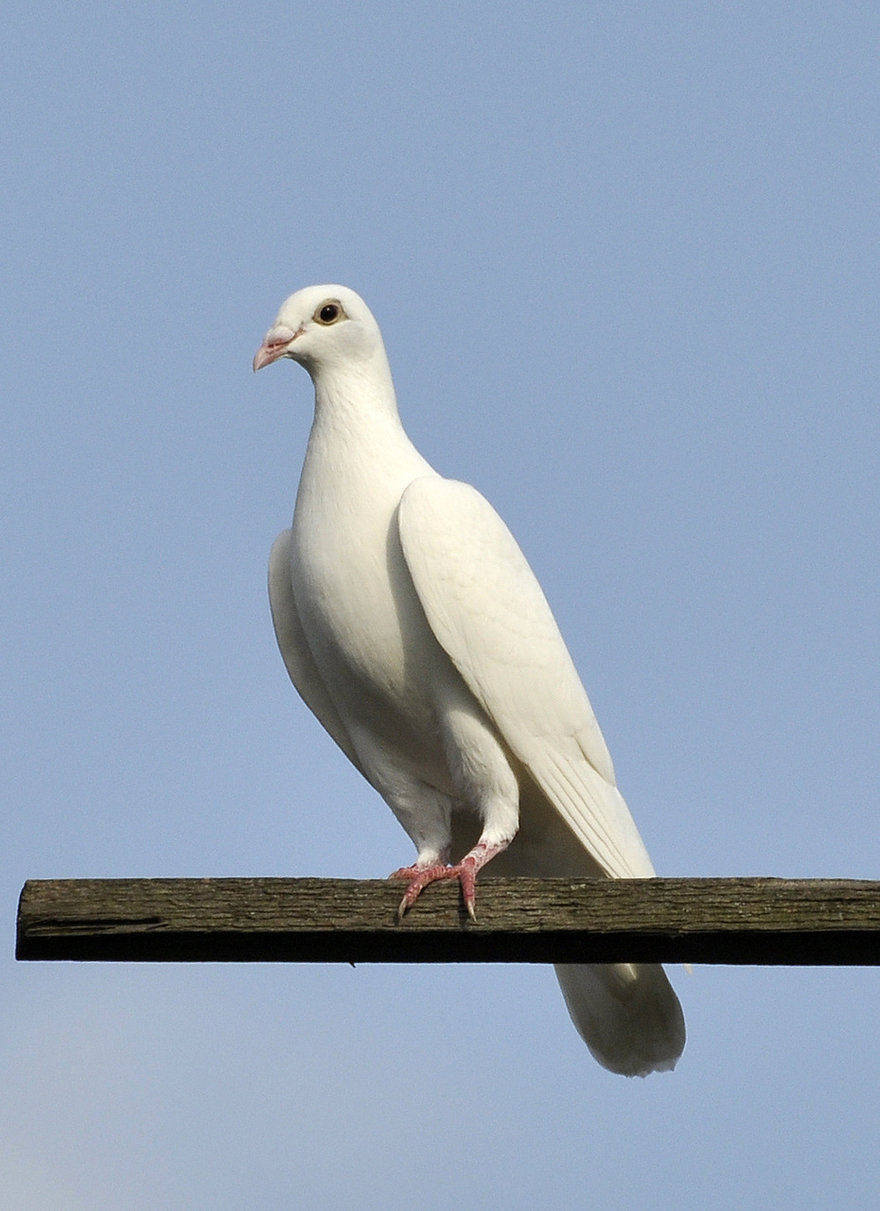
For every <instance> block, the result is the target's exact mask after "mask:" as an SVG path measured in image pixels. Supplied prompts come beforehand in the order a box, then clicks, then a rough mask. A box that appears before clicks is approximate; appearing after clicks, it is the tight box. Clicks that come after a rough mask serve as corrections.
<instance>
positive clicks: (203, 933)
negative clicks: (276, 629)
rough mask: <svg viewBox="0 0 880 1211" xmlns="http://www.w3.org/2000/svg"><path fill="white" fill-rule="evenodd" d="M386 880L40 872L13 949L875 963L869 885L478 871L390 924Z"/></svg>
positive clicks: (223, 957)
mask: <svg viewBox="0 0 880 1211" xmlns="http://www.w3.org/2000/svg"><path fill="white" fill-rule="evenodd" d="M400 896H401V884H400V883H398V882H392V881H390V880H368V881H358V880H350V879H49V880H31V881H29V882H27V883H26V884H25V886H24V889H23V891H22V894H21V900H20V904H19V915H18V929H17V944H16V957H17V958H19V959H30V960H34V959H76V960H107V961H116V962H132V961H134V962H320V963H328V962H349V963H452V962H456V963H461V962H477V963H560V962H562V963H571V962H616V961H631V962H636V961H638V962H689V963H750V964H770V963H773V964H793V965H794V964H823V965H842V964H856V965H868V964H877V963H880V882H874V881H871V882H868V881H860V880H846V879H805V880H801V879H796V880H788V879H758V878H750V879H640V880H631V879H620V880H610V881H603V880H583V879H493V878H490V877H485V878H484V879H483V880H482V882H481V883H480V884H479V885H478V889H477V911H478V917H479V919H478V921H477V922H476V924H474V923H471V922H469V921H468V920H467V917H466V915H465V914H464V911H463V909H462V906H461V902H460V896H459V890H458V887H457V885H456V884H454V883H440V884H434V885H432V886H431V887H429V888H428V889H427V890H426V891H425V892H424V893H423V895H422V897H421V898H420V900H419V901H418V903H417V904H416V905H415V907H414V908H413V909H412V911H411V912H410V913H409V914H408V915H407V917H406V918H405V919H404V920H403V921H402V922H400V923H398V922H397V920H396V918H395V911H396V908H397V905H398V903H399V900H400Z"/></svg>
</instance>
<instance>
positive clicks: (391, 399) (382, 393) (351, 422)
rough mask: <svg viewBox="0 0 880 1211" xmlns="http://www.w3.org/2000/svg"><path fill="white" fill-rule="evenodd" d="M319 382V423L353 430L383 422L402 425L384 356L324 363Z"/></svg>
mask: <svg viewBox="0 0 880 1211" xmlns="http://www.w3.org/2000/svg"><path fill="white" fill-rule="evenodd" d="M314 382H315V424H316V425H317V426H320V427H323V426H325V425H328V426H330V427H335V426H337V425H342V426H344V427H345V428H346V429H349V430H352V429H356V428H358V427H359V426H360V425H362V424H369V425H370V426H376V425H378V424H381V422H382V421H385V422H387V423H388V424H390V425H391V427H392V428H399V427H400V418H399V416H398V412H397V397H396V395H395V392H394V383H393V382H392V380H391V370H390V367H389V365H388V360H387V358H386V357H385V356H384V355H382V356H379V357H372V358H369V359H365V360H364V361H358V362H354V363H352V362H347V363H346V364H345V365H341V366H338V367H337V366H332V365H331V366H322V367H321V371H320V373H319V374H316V375H315V376H314Z"/></svg>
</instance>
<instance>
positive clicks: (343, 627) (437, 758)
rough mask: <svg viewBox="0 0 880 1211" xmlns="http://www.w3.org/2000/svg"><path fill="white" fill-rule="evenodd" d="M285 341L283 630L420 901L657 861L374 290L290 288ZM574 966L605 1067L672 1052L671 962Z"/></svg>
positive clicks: (679, 1038)
mask: <svg viewBox="0 0 880 1211" xmlns="http://www.w3.org/2000/svg"><path fill="white" fill-rule="evenodd" d="M282 357H289V358H292V359H293V360H294V361H297V362H299V363H300V364H301V365H303V366H304V367H305V368H306V370H308V372H309V374H310V375H311V378H312V380H313V382H314V386H315V416H314V422H313V425H312V431H311V434H310V436H309V443H308V448H307V451H306V457H305V462H304V465H303V470H302V476H301V479H300V485H299V492H298V494H297V500H296V509H295V512H294V518H293V526H292V528H291V529H290V530H285V531H284V532H283V533H282V534H281V535H279V537H278V538H277V539H276V541H275V544H274V546H273V548H272V554H271V557H270V563H269V595H270V601H271V606H272V617H273V621H274V624H275V632H276V635H277V637H278V644H279V647H280V649H281V654H282V656H283V658H284V662H285V665H286V666H287V671H288V673H289V674H290V677H291V680H292V681H293V684H294V685H295V687H296V689H297V690H298V692H299V693H300V695H301V696H302V698H303V699H304V700H305V702H306V704H307V705H308V706H309V707H310V708H311V710H312V711H313V712H314V713H315V715H317V717H318V719H319V720H320V721H321V723H322V724H323V725H324V727H325V728H326V729H327V731H328V732H329V733H330V735H331V736H332V737H333V739H334V740H335V741H336V743H337V744H338V745H339V747H340V748H341V749H342V750H343V751H344V752H345V754H346V755H347V756H348V757H349V759H350V760H351V761H352V762H353V763H354V764H355V765H356V766H357V768H358V769H359V770H360V771H361V773H362V774H363V775H364V777H365V778H367V780H368V781H369V782H370V783H371V784H372V785H373V786H374V787H375V788H376V790H377V791H378V792H379V794H380V795H382V797H383V798H384V799H385V800H386V801H387V803H388V804H389V806H390V807H391V809H392V811H393V812H394V814H395V815H396V816H397V818H398V820H399V821H400V823H401V824H402V825H403V827H404V828H405V829H406V831H407V833H408V834H409V836H410V837H411V838H412V840H413V842H414V844H415V846H416V850H417V857H416V862H415V864H414V865H413V866H411V867H408V868H406V869H404V870H401V871H399V872H398V874H399V875H401V876H403V877H406V878H407V880H408V885H407V890H406V892H405V894H404V900H403V902H402V905H401V911H405V910H406V909H407V908H409V907H410V906H411V905H412V903H413V902H414V901H415V899H416V898H417V896H418V894H419V892H420V891H421V890H422V889H423V887H424V886H426V885H427V884H428V883H430V882H432V881H434V880H435V879H439V878H448V877H455V878H458V879H459V880H460V881H461V885H462V892H463V895H464V898H465V903H466V905H467V907H468V911H469V912H471V913H472V914H473V905H474V882H475V879H476V874H477V872H478V871H479V870H480V869H481V867H483V866H484V865H485V864H486V863H487V862H489V861H490V860H492V866H491V871H490V873H495V874H498V875H502V874H506V875H509V874H513V875H537V876H550V875H571V876H585V875H586V876H594V877H611V878H615V877H617V878H622V877H630V878H632V877H650V876H651V875H653V873H654V870H653V867H652V866H651V861H650V859H649V857H648V854H647V852H646V850H645V847H644V845H643V843H642V840H641V837H640V836H639V833H638V830H637V829H636V826H635V823H634V822H633V819H632V817H631V815H630V813H629V810H628V808H627V806H626V803H625V802H624V800H623V797H622V796H621V794H620V792H619V791H618V790H617V787H616V785H615V778H614V768H613V765H612V763H611V757H610V755H609V753H608V749H607V747H606V745H605V741H604V739H603V738H602V733H601V732H600V730H599V725H598V723H597V722H596V718H595V715H594V714H593V711H592V708H591V706H590V703H589V700H588V698H587V695H586V692H585V691H584V689H583V686H582V685H581V682H580V679H579V677H578V675H577V672H576V670H575V668H574V665H573V663H572V661H571V657H570V656H569V654H568V650H567V648H566V646H565V642H564V641H563V639H562V636H561V634H560V633H559V629H558V627H557V625H556V622H555V620H554V618H553V615H552V613H551V611H550V608H549V606H548V605H547V602H546V600H545V598H544V595H543V593H542V592H541V588H540V586H539V585H538V582H537V580H536V579H535V577H534V574H533V573H532V571H531V569H530V568H529V566H528V564H527V563H526V560H525V558H524V556H523V555H522V553H521V551H520V549H519V547H518V546H517V544H516V542H515V540H514V539H513V537H512V535H511V534H510V532H509V530H508V529H507V527H506V526H505V525H504V523H503V522H502V521H501V519H500V518H499V516H498V515H497V513H496V512H495V511H494V509H492V507H491V506H490V505H489V504H488V503H487V501H486V500H484V498H483V497H482V496H480V494H479V493H478V492H476V491H475V490H474V489H473V488H471V487H469V486H468V485H467V484H462V483H458V482H456V481H454V480H448V479H444V478H442V477H441V476H440V475H438V474H437V473H436V471H434V470H433V468H432V467H431V466H430V465H429V464H428V463H427V462H426V461H425V459H424V458H422V456H421V454H419V452H418V451H417V450H416V448H415V447H414V446H413V444H412V443H411V442H410V440H409V438H408V437H407V435H406V433H405V432H404V430H403V426H402V425H401V423H400V418H399V416H398V412H397V403H396V398H395V393H394V387H393V384H392V381H391V372H390V369H389V366H388V360H387V357H386V354H385V348H384V345H383V343H382V336H381V333H380V331H379V327H378V325H377V323H376V321H375V319H374V318H373V316H372V314H371V313H370V311H369V310H368V308H367V307H366V305H365V304H364V302H363V300H362V299H361V298H360V297H359V296H358V295H357V294H355V293H354V291H352V290H349V289H347V288H346V287H344V286H312V287H308V288H307V289H305V290H301V291H299V292H298V293H297V294H294V295H292V296H291V297H290V298H289V299H287V301H286V302H285V303H284V304H283V306H282V308H281V311H280V312H279V314H278V318H277V319H276V321H275V325H274V326H273V327H272V328H271V329H270V331H269V332H268V333H267V335H266V338H265V340H264V342H263V344H262V345H261V347H260V349H259V350H258V351H257V354H256V357H255V358H254V369H255V370H258V369H260V367H261V366H265V365H267V364H268V363H270V362H273V361H276V360H278V359H279V358H282ZM469 846H470V848H468V847H469ZM465 850H467V852H466V853H465V852H464V851H465ZM450 855H452V856H454V857H455V859H456V863H455V865H454V866H449V865H448V862H449V859H450ZM462 855H463V856H462ZM556 970H557V975H558V977H559V981H560V984H561V986H562V991H563V995H564V997H565V1001H566V1004H567V1006H568V1009H569V1013H570V1014H571V1017H572V1019H573V1021H574V1023H575V1025H576V1027H577V1029H578V1030H579V1032H580V1033H581V1035H582V1037H583V1038H584V1040H585V1042H586V1043H587V1046H588V1047H589V1048H590V1050H591V1052H592V1053H593V1055H594V1056H595V1057H596V1059H597V1060H598V1061H599V1063H601V1064H603V1065H604V1066H605V1067H606V1068H609V1069H611V1070H612V1071H614V1072H620V1073H624V1074H626V1075H641V1076H644V1075H646V1074H647V1073H649V1072H653V1071H660V1070H663V1069H668V1068H672V1067H673V1066H674V1064H675V1062H676V1060H677V1059H678V1057H679V1055H680V1054H681V1051H682V1049H683V1047H684V1039H685V1031H684V1020H683V1016H682V1012H681V1007H680V1005H679V1003H678V999H677V998H676V996H675V993H674V992H673V990H672V988H671V986H670V984H669V982H668V980H667V978H666V975H665V973H664V972H663V969H662V968H661V967H659V966H655V965H640V966H634V965H630V964H617V965H613V966H612V965H599V966H562V967H557V969H556Z"/></svg>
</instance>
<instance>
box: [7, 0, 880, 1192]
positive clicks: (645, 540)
mask: <svg viewBox="0 0 880 1211" xmlns="http://www.w3.org/2000/svg"><path fill="white" fill-rule="evenodd" d="M878 53H880V10H878V7H877V5H876V4H873V3H845V2H844V3H834V4H832V3H803V4H796V5H795V4H788V3H784V4H783V3H773V2H772V0H771V2H769V3H768V0H762V2H761V3H740V4H726V3H709V2H706V3H648V2H645V0H642V2H640V3H620V2H615V3H585V2H584V0H580V2H579V3H561V4H550V5H548V6H536V5H535V4H525V3H513V4H487V3H479V2H478V3H469V4H462V3H458V2H457V0H451V2H447V3H445V4H425V3H420V2H417V0H416V2H410V3H378V4H373V5H361V4H350V3H345V2H342V3H337V4H333V5H316V4H308V5H307V4H283V3H276V4H270V5H266V4H254V3H247V2H246V3H236V4H226V3H218V4H204V5H192V4H183V3H179V4H175V3H162V2H161V0H160V2H159V3H155V2H154V3H151V4H149V5H148V4H143V3H140V2H138V0H134V2H132V3H127V4H125V5H122V4H106V3H91V4H88V5H85V4H59V3H48V4H43V5H40V6H36V7H35V6H33V5H20V4H17V5H12V6H10V7H8V8H7V9H6V10H5V12H4V18H3V37H2V43H0V58H2V63H0V90H2V95H0V113H2V119H0V120H2V124H3V151H2V163H3V175H4V186H3V191H2V202H0V206H2V227H3V241H2V243H3V270H2V284H0V290H2V303H3V328H4V340H3V349H4V356H3V359H2V373H3V382H2V400H3V405H2V406H3V414H4V418H3V427H4V441H3V443H2V454H0V457H2V460H3V470H2V485H3V488H2V490H3V526H2V544H3V550H2V562H3V570H4V577H3V589H2V592H3V601H2V608H3V622H2V638H3V648H4V652H3V677H2V692H3V703H2V712H3V718H4V720H5V727H4V730H5V733H6V735H5V750H6V759H5V762H4V774H3V783H4V785H3V834H2V845H0V879H2V906H3V907H2V911H3V919H4V920H5V926H4V927H3V935H4V936H5V938H6V944H5V947H4V953H3V957H2V988H3V992H2V997H0V1090H2V1096H0V1203H2V1204H3V1205H4V1206H8V1207H10V1208H13V1207H14V1208H16V1211H18V1209H19V1208H21V1209H24V1211H30V1209H31V1208H34V1209H37V1211H42V1209H43V1208H51V1209H52V1211H55V1209H61V1211H120V1209H124V1211H152V1209H153V1208H166V1207H180V1208H186V1209H188V1211H189V1209H194V1211H201V1209H206V1211H207V1209H209V1208H210V1209H220V1211H234V1209H238V1208H244V1207H248V1208H250V1207H255V1208H261V1209H262V1208H266V1209H270V1211H274V1209H276V1208H277V1209H283V1208H290V1207H305V1208H311V1207H316V1208H317V1207H333V1208H340V1209H342V1211H348V1209H350V1211H360V1209H364V1211H371V1209H372V1208H379V1207H382V1208H394V1207H404V1206H418V1207H420V1208H422V1209H424V1211H433V1209H434V1208H441V1207H442V1208H446V1207H450V1206H468V1207H474V1208H484V1207H485V1208H493V1209H494V1208H505V1209H507V1208H510V1209H512V1211H518V1209H520V1208H522V1209H525V1208H534V1207H538V1206H545V1207H546V1206H555V1207H588V1206H597V1207H605V1208H630V1207H638V1208H640V1209H654V1208H657V1209H661V1208H676V1209H680V1211H690V1209H694V1211H697V1209H699V1211H704V1209H705V1208H707V1207H711V1208H722V1209H726V1208H731V1209H733V1208H741V1207H745V1206H752V1207H761V1208H763V1207H779V1208H798V1209H799V1211H810V1209H816V1211H819V1209H823V1211H824V1209H825V1208H827V1207H829V1206H832V1205H834V1206H841V1207H844V1206H847V1207H855V1206H869V1205H872V1204H873V1202H874V1201H875V1199H876V1192H877V1179H878V1168H877V1164H878V1162H877V1139H878V1134H880V1114H878V1102H877V1081H878V1069H880V1031H878V1029H877V1001H878V993H880V983H878V980H880V975H878V972H877V970H874V969H865V970H850V969H841V970H831V969H817V970H810V969H785V968H780V969H770V968H724V967H715V968H712V967H702V968H697V969H696V970H695V971H694V973H693V975H692V976H687V975H686V974H685V973H684V972H682V971H673V973H672V976H673V979H674V980H675V982H676V985H677V987H678V989H679V992H680V994H681V997H682V1001H683V1003H684V1006H685V1011H686V1014H687V1017H688V1026H689V1044H688V1048H687V1050H686V1052H685V1055H684V1057H683V1059H682V1061H681V1063H680V1064H679V1067H678V1070H677V1071H676V1072H675V1073H674V1074H672V1075H664V1076H657V1077H654V1078H651V1079H649V1080H647V1081H627V1080H625V1079H623V1078H621V1077H614V1076H611V1075H610V1074H608V1073H606V1072H604V1071H603V1070H601V1069H600V1068H599V1067H598V1066H597V1065H596V1064H595V1063H594V1062H593V1061H592V1059H591V1058H590V1056H589V1054H588V1053H587V1051H586V1049H585V1048H584V1047H583V1045H582V1044H581V1042H580V1040H579V1039H578V1038H577V1036H576V1035H575V1033H574V1031H573V1029H572V1028H571V1026H570V1024H569V1022H568V1018H567V1015H566V1012H565V1009H564V1007H563V1004H562V1000H561V997H560V996H559V993H558V990H557V987H556V984H555V980H554V979H553V976H552V974H551V972H550V971H548V970H545V969H543V968H541V967H497V968H496V967H424V968H417V967H414V968H407V967H369V966H366V967H358V968H357V969H356V970H352V969H351V968H349V967H334V966H320V965H315V966H306V967H299V966H282V965H277V966H272V965H261V966H241V967H236V966H220V965H209V966H199V965H192V966H158V965H157V966H151V965H146V966H137V965H118V966H114V965H104V964H92V965H66V964H19V965H16V964H15V963H14V961H13V958H12V949H13V924H14V916H15V907H16V901H17V896H18V893H19V890H20V887H21V884H22V883H23V882H24V880H25V879H26V878H28V877H53V876H72V877H76V876H160V875H164V876H173V875H337V876H350V877H376V876H383V875H385V874H386V873H387V872H389V871H390V870H392V869H394V868H395V867H397V866H398V865H400V864H401V863H404V862H406V861H408V860H409V858H410V857H411V853H412V851H411V847H410V843H409V841H408V839H407V838H406V836H405V835H404V833H403V832H402V831H401V830H400V828H399V827H398V825H397V824H396V822H395V821H394V819H393V817H392V816H391V813H390V812H389V810H388V809H387V808H386V807H385V805H384V804H383V803H382V802H381V801H380V800H379V799H378V797H377V796H376V795H375V794H374V793H373V792H372V791H371V790H370V788H369V787H368V786H367V785H366V784H365V783H364V782H363V781H362V780H361V779H360V777H359V775H357V773H356V772H355V771H354V770H353V769H351V768H350V767H349V766H348V765H347V762H346V761H345V759H344V757H343V756H342V755H341V754H340V753H339V752H338V751H337V750H336V749H335V748H334V746H333V744H332V742H331V741H330V740H329V739H328V738H327V737H326V736H325V735H324V733H323V732H322V731H321V729H320V728H319V726H318V725H317V723H315V722H314V720H313V719H312V718H311V716H310V715H309V714H308V712H307V711H306V709H305V708H304V707H303V706H302V704H301V703H300V702H299V700H298V698H297V697H296V695H295V693H294V691H293V689H292V688H291V686H290V685H289V683H288V682H287V678H286V675H285V672H284V669H283V666H282V664H281V660H280V658H279V657H278V654H277V652H276V650H275V643H274V638H273V635H272V630H271V625H270V621H269V613H268V606H267V602H266V594H265V567H266V559H267V555H268V550H269V546H270V544H271V541H272V539H273V538H274V536H275V534H276V533H277V531H278V530H279V529H281V528H282V527H283V526H284V525H286V524H287V523H288V521H289V517H290V514H291V511H292V505H293V498H294V492H295V488H296V483H297V479H298V475H299V467H300V462H301V458H302V453H303V449H304V446H305V441H306V436H307V432H308V426H309V423H310V417H311V387H310V384H309V381H308V378H307V376H306V375H305V374H304V372H303V371H302V370H300V369H299V368H298V367H296V366H293V365H290V364H282V365H280V366H274V367H271V368H270V369H268V370H266V371H264V372H263V373H262V374H260V375H259V376H258V377H257V378H254V377H253V376H252V374H251V370H250V363H251V358H252V356H253V353H254V350H255V349H256V347H257V345H258V344H259V342H260V340H261V338H262V335H263V333H264V331H265V330H266V328H267V327H268V326H269V324H270V323H271V321H272V320H273V318H274V316H275V313H276V311H277V308H278V306H279V304H280V303H281V301H282V299H283V298H284V297H285V296H286V295H287V294H289V293H291V292H292V291H294V290H296V289H298V288H299V287H300V286H303V285H307V284H311V283H316V282H321V281H331V282H332V281H341V282H344V283H345V284H347V285H351V286H353V287H354V288H355V289H356V290H358V291H359V292H360V293H361V294H363V295H364V297H365V298H366V299H367V301H368V303H369V304H370V306H371V307H372V309H373V310H374V312H375V314H376V316H377V317H378V319H379V321H380V323H381V325H382V328H383V332H384V335H385V338H386V343H387V346H388V349H389V354H390V357H391V361H392V366H393V368H394V372H395V378H396V382H397V387H398V394H399V396H400V403H401V411H402V413H403V416H404V420H405V422H406V424H407V426H408V428H409V431H410V433H411V435H412V436H413V438H414V440H415V441H416V443H417V444H418V445H419V446H420V448H421V449H422V451H423V452H424V453H425V455H426V456H427V457H428V458H429V459H430V460H431V461H432V462H433V463H434V465H435V466H436V467H437V468H438V469H439V470H441V471H443V472H444V473H447V474H450V475H453V476H455V477H457V478H461V479H467V480H470V481H471V482H474V483H476V484H477V485H478V486H479V487H480V489H481V490H482V491H483V492H484V493H485V494H486V495H487V496H488V497H489V499H490V500H491V501H492V502H493V503H494V504H495V505H496V507H497V508H498V509H499V511H500V512H501V513H502V515H503V516H504V517H505V519H506V520H507V521H508V523H509V524H510V526H511V528H512V529H513V530H514V532H515V533H516V534H517V536H518V537H519V539H520V542H521V544H522V546H523V547H524V549H525V551H526V553H527V555H528V556H529V558H530V560H531V562H532V564H533V566H534V567H535V570H536V571H537V573H538V575H539V577H540V579H541V580H542V582H543V584H544V587H545V590H546V592H547V594H548V596H549V598H550V600H551V602H552V603H553V605H554V607H555V610H556V613H557V616H558V618H559V621H560V623H561V625H562V628H563V631H564V633H565V634H566V636H567V638H568V641H569V645H570V647H571V650H572V653H573V655H574V658H575V661H576V663H577V665H578V667H579V668H580V670H581V673H582V675H583V678H584V681H585V684H586V686H587V688H588V690H589V692H590V694H591V697H592V699H593V703H594V705H595V707H596V710H597V713H598V715H599V719H600V721H601V723H602V727H603V730H604V732H605V735H606V738H607V739H608V742H609V745H610V747H611V750H612V752H613V754H614V758H615V762H616V765H617V771H618V777H619V781H620V784H621V787H622V789H623V791H624V793H625V795H626V797H627V799H628V800H629V803H630V805H631V807H632V810H633V813H634V815H635V817H636V820H637V821H638V823H639V825H640V828H641V830H642V832H643V835H644V837H645V839H646V842H647V844H648V848H649V850H650V851H651V854H652V856H653V858H654V861H655V864H656V866H657V868H658V871H659V872H660V873H662V874H670V875H672V874H682V875H754V874H760V875H785V876H853V877H855V876H859V877H875V876H877V875H878V874H880V837H878V825H877V808H878V790H880V787H878V766H880V759H878V753H877V736H878V731H880V711H878V677H880V660H878V656H880V651H878V637H877V636H878V627H877V621H878V617H877V615H878V606H877V603H878V596H880V583H878V570H877V568H878V542H877V539H878V493H877V483H878V473H880V466H878V461H880V458H878V449H880V443H878V437H880V434H878V428H880V426H878V361H880V358H878V318H880V314H878V313H880V308H878V281H880V263H878V262H880V207H878V197H880V167H878V164H880V161H878V118H880V112H878V111H880V75H878V68H877V65H878Z"/></svg>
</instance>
